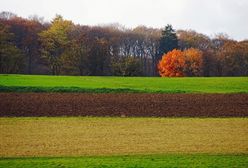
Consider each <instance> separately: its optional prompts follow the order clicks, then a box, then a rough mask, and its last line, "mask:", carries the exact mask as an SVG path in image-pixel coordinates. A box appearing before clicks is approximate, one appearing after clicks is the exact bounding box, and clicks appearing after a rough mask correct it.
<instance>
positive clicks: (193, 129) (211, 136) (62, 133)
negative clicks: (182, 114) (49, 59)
mask: <svg viewBox="0 0 248 168" xmlns="http://www.w3.org/2000/svg"><path fill="white" fill-rule="evenodd" d="M0 132H1V138H0V149H1V150H0V157H22V156H85V155H92V156H96V155H111V156H112V155H125V154H165V153H177V154H179V153H189V154H191V153H208V154H248V119H247V118H223V119H220V118H218V119H214V118H206V119H197V118H174V119H170V118H161V119H159V118H81V117H76V118H0Z"/></svg>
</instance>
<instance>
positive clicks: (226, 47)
mask: <svg viewBox="0 0 248 168" xmlns="http://www.w3.org/2000/svg"><path fill="white" fill-rule="evenodd" d="M172 53H174V54H175V55H176V56H173V54H172ZM167 54H169V55H171V56H172V57H173V58H175V59H169V57H168V58H166V61H165V58H164V57H166V55H167ZM179 55H181V56H179ZM186 55H187V56H186ZM163 56H164V57H163ZM182 56H183V57H182ZM162 57H163V59H162ZM181 58H184V59H185V60H184V61H183V62H182V61H181V62H180V59H181ZM163 60H164V61H163ZM172 60H173V61H174V62H173V63H172V62H171V61H172ZM161 62H163V63H161ZM168 62H170V65H167V64H168ZM179 63H181V64H179ZM182 63H183V64H182ZM195 64H197V66H196V65H195ZM162 65H163V66H165V67H169V68H170V70H172V69H173V70H174V71H173V72H172V73H170V74H169V75H161V74H162V73H161V70H163V71H164V72H165V69H164V68H163V67H162ZM178 67H179V68H181V69H182V68H183V69H184V70H183V71H182V72H179V73H178V72H175V70H176V69H178ZM186 71H187V73H186ZM166 72H167V74H168V72H169V71H166ZM0 73H2V74H5V73H6V74H8V73H20V74H51V75H87V76H158V75H159V74H160V75H161V76H247V75H248V40H245V41H235V40H232V39H229V38H228V37H227V36H226V35H222V34H220V35H217V36H216V37H214V38H210V37H208V36H206V35H204V34H201V33H197V32H195V31H193V30H177V31H175V30H174V29H173V28H172V26H171V25H167V26H166V27H165V28H164V29H156V28H149V27H146V26H138V27H136V28H132V29H128V28H125V27H123V26H121V25H119V24H109V25H102V26H87V25H77V24H74V23H73V22H72V21H70V20H66V19H64V18H63V17H62V16H60V15H56V17H55V18H54V19H53V20H52V21H51V22H50V23H47V22H44V21H43V20H42V19H41V18H39V17H37V16H32V17H30V18H28V19H26V18H22V17H18V16H17V15H15V14H13V13H10V12H2V13H0ZM163 74H166V73H163ZM173 74H174V75H173Z"/></svg>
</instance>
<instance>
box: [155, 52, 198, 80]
mask: <svg viewBox="0 0 248 168" xmlns="http://www.w3.org/2000/svg"><path fill="white" fill-rule="evenodd" d="M158 71H159V74H160V76H161V77H184V76H200V75H201V73H202V52H201V51H200V50H198V49H194V48H190V49H188V50H185V51H181V50H177V49H174V50H172V51H170V52H168V53H167V54H164V55H163V57H162V60H161V61H160V62H159V63H158Z"/></svg>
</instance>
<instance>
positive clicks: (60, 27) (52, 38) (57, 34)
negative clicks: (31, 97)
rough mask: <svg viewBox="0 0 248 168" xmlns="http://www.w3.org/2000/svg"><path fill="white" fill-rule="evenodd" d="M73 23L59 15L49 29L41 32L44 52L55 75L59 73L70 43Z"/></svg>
mask: <svg viewBox="0 0 248 168" xmlns="http://www.w3.org/2000/svg"><path fill="white" fill-rule="evenodd" d="M72 26H73V23H72V22H71V21H68V20H64V19H63V17H62V16H60V15H57V16H56V17H55V18H54V19H53V21H52V25H51V26H50V27H49V29H48V30H45V31H43V32H41V33H40V34H39V35H40V38H41V42H42V54H43V57H44V58H45V59H46V61H47V62H48V65H49V67H50V69H51V72H52V74H53V75H58V74H59V73H60V71H61V67H62V59H61V58H62V55H63V54H65V53H64V51H65V49H66V46H67V44H68V33H69V32H70V31H71V29H72Z"/></svg>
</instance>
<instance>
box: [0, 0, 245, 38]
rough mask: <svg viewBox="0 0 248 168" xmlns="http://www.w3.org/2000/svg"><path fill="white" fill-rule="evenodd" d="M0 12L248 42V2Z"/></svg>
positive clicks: (132, 3)
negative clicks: (181, 31) (57, 16)
mask: <svg viewBox="0 0 248 168" xmlns="http://www.w3.org/2000/svg"><path fill="white" fill-rule="evenodd" d="M0 11H11V12H13V13H16V14H18V15H19V16H22V17H28V16H29V15H33V14H37V15H39V16H42V17H44V18H45V20H46V21H50V20H51V19H52V18H53V17H54V16H55V14H61V15H62V16H63V17H64V18H66V19H70V20H72V21H73V22H75V23H80V24H84V25H85V24H87V25H98V24H105V23H116V22H118V23H120V24H123V25H125V26H126V27H129V28H130V27H135V26H138V25H146V26H149V27H157V28H161V27H164V26H165V25H166V24H172V25H173V26H174V28H176V29H193V30H196V31H198V32H200V33H204V34H207V35H210V36H213V35H215V34H217V33H220V32H222V33H226V34H228V35H229V36H230V38H233V39H236V40H243V39H248V0H0Z"/></svg>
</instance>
